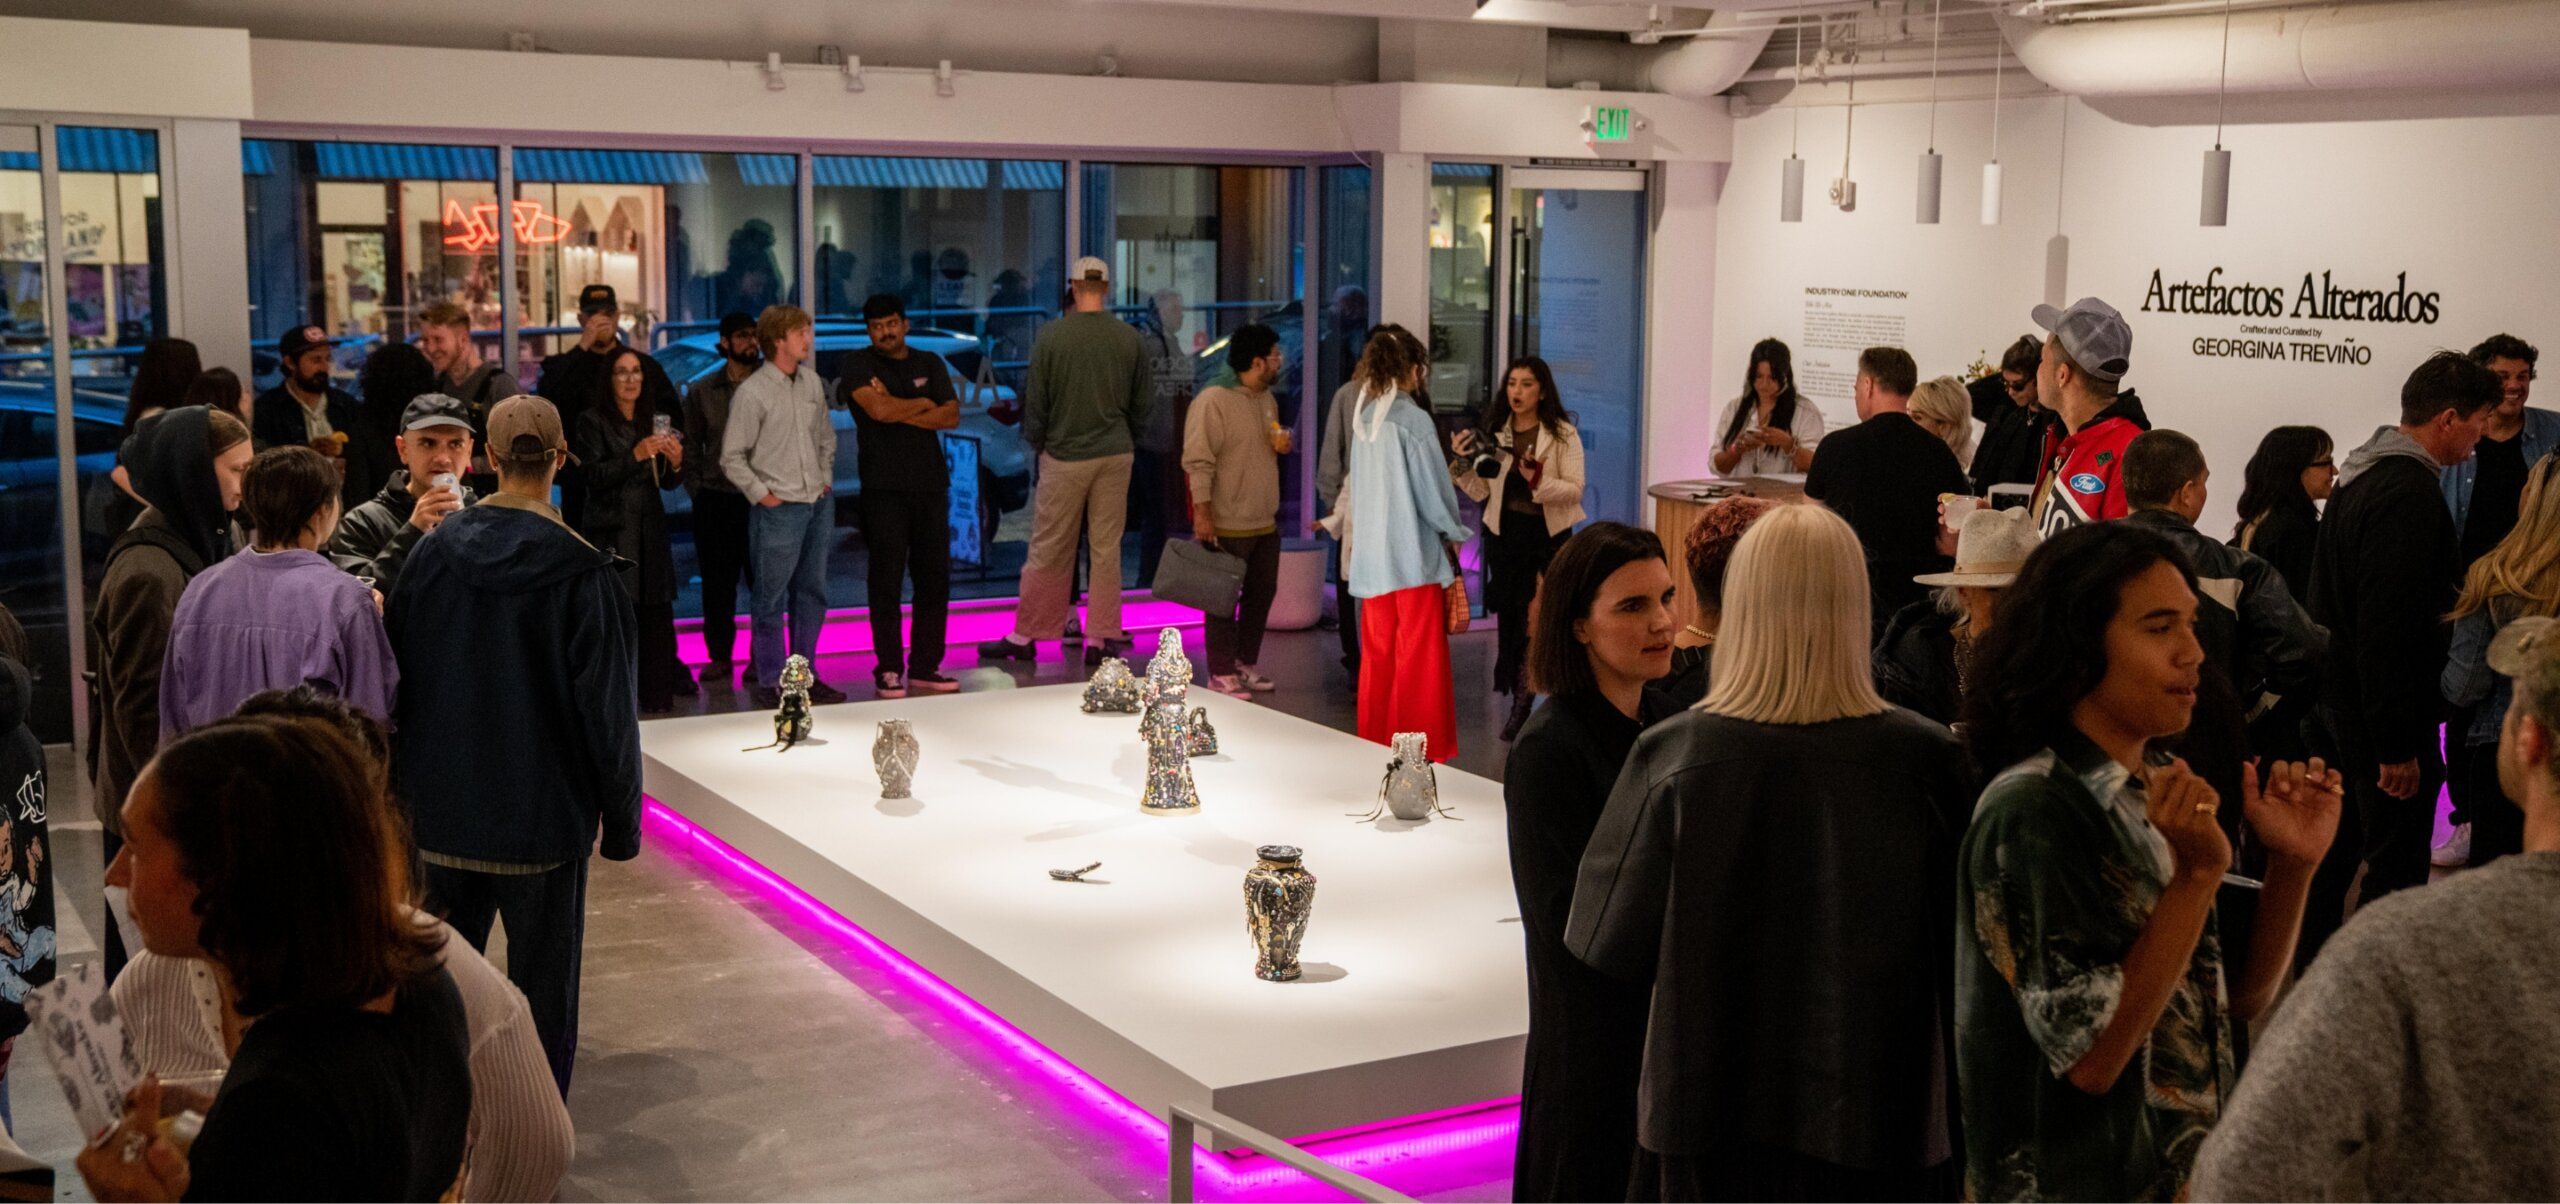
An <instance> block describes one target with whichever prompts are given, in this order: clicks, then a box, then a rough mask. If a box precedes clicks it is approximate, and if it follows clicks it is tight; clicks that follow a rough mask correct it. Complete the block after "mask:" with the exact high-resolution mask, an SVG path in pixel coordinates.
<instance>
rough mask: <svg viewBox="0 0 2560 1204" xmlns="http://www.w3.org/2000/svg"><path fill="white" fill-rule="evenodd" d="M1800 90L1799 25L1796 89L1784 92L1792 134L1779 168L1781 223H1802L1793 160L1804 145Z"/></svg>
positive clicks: (1799, 32)
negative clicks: (1792, 115)
mask: <svg viewBox="0 0 2560 1204" xmlns="http://www.w3.org/2000/svg"><path fill="white" fill-rule="evenodd" d="M1803 88H1804V26H1803V25H1802V24H1798V25H1797V26H1796V86H1795V90H1793V91H1790V92H1788V93H1787V103H1788V107H1789V108H1792V109H1794V110H1795V133H1794V135H1793V136H1792V137H1791V139H1790V140H1789V142H1788V144H1787V161H1786V163H1785V164H1784V165H1783V166H1782V167H1781V169H1780V175H1779V180H1778V220H1779V221H1782V222H1800V221H1803V220H1804V160H1802V159H1799V158H1797V157H1796V152H1797V151H1798V150H1800V149H1802V148H1803V144H1804V97H1803V96H1802V95H1800V94H1799V93H1800V92H1801V91H1802V90H1803Z"/></svg>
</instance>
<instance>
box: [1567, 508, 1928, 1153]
mask: <svg viewBox="0 0 2560 1204" xmlns="http://www.w3.org/2000/svg"><path fill="white" fill-rule="evenodd" d="M1867 615H1868V602H1867V574H1866V560H1865V557H1864V555H1863V554H1862V553H1861V552H1860V550H1859V547H1858V538H1857V536H1856V535H1855V534H1854V533H1853V532H1851V531H1850V529H1849V524H1848V523H1847V522H1845V521H1843V520H1842V519H1841V518H1840V517H1839V516H1838V515H1836V514H1833V513H1832V512H1830V511H1829V510H1826V509H1824V508H1822V507H1820V506H1780V507H1778V508H1777V509H1776V510H1774V511H1772V512H1770V513H1769V514H1768V515H1766V516H1765V517H1762V518H1761V519H1759V520H1758V521H1757V522H1754V523H1753V524H1752V525H1751V529H1750V530H1749V531H1748V532H1746V533H1745V534H1744V535H1743V537H1742V542H1741V544H1740V545H1739V546H1737V547H1736V548H1735V549H1734V555H1733V561H1732V564H1731V565H1730V566H1729V567H1728V568H1727V569H1726V570H1725V578H1724V619H1723V623H1722V625H1721V626H1720V627H1719V628H1718V629H1717V632H1716V655H1715V662H1714V664H1713V666H1712V668H1711V669H1710V674H1711V678H1712V680H1711V684H1710V685H1709V686H1708V689H1707V696H1706V699H1705V701H1703V702H1701V703H1699V704H1698V705H1697V707H1695V708H1694V709H1692V710H1690V711H1687V712H1685V713H1683V714H1680V715H1676V716H1673V717H1672V718H1670V719H1666V720H1664V721H1663V722H1661V723H1660V724H1657V725H1656V726H1655V727H1654V728H1653V730H1651V731H1649V732H1647V733H1646V734H1645V737H1644V739H1643V740H1642V741H1640V742H1639V743H1638V744H1637V746H1636V751H1635V754H1634V756H1633V757H1631V758H1630V759H1629V760H1628V762H1627V767H1626V770H1625V772H1624V773H1623V774H1621V775H1620V777H1619V778H1618V784H1617V787H1616V788H1615V789H1614V790H1613V791H1612V792H1611V793H1610V796H1609V803H1608V806H1607V808H1606V809H1605V810H1604V811H1603V812H1602V814H1601V817H1600V822H1599V826H1598V829H1597V830H1596V831H1595V832H1594V833H1593V834H1592V838H1591V843H1590V845H1589V848H1588V850H1587V851H1586V852H1585V853H1584V855H1583V859H1582V869H1581V874H1580V876H1579V878H1578V880H1577V882H1576V883H1575V889H1574V899H1573V911H1572V917H1571V919H1570V920H1569V921H1568V923H1567V925H1566V932H1565V944H1566V946H1567V947H1568V948H1570V949H1572V950H1573V952H1574V953H1575V954H1576V955H1577V956H1579V957H1581V958H1582V960H1584V961H1586V962H1589V963H1590V964H1591V965H1593V966H1596V967H1598V968H1600V969H1601V970H1604V971H1607V972H1609V973H1611V974H1614V975H1616V976H1618V977H1621V978H1628V979H1635V980H1638V981H1650V982H1651V983H1652V984H1653V995H1652V1004H1651V1014H1650V1017H1649V1021H1648V1024H1647V1026H1646V1030H1645V1057H1644V1065H1645V1069H1646V1074H1645V1077H1644V1084H1645V1085H1644V1091H1645V1098H1644V1100H1643V1104H1642V1113H1641V1119H1640V1121H1639V1126H1638V1132H1637V1141H1638V1144H1639V1145H1640V1146H1641V1150H1640V1151H1639V1155H1638V1179H1637V1182H1636V1183H1635V1185H1634V1186H1633V1187H1632V1188H1631V1189H1630V1194H1629V1196H1628V1198H1629V1199H1664V1200H1676V1199H1705V1198H1709V1197H1710V1196H1712V1197H1713V1198H1764V1199H1806V1198H1830V1197H1856V1198H1871V1199H1945V1198H1951V1197H1952V1195H1953V1192H1954V1190H1955V1168H1956V1162H1955V1160H1954V1157H1953V1155H1954V1149H1953V1146H1952V1145H1951V1144H1950V1138H1949V1134H1948V1131H1947V1129H1948V1126H1947V1119H1946V1115H1945V1111H1946V1109H1945V1096H1944V1092H1945V1089H1946V1083H1947V1082H1948V1081H1949V1076H1951V1075H1952V1074H1953V1073H1954V1068H1953V1066H1952V1065H1951V1064H1950V1061H1949V1058H1948V1051H1947V1048H1946V1045H1945V1043H1944V1041H1943V1033H1944V1031H1945V1025H1946V1023H1947V1018H1948V1016H1949V1015H1950V1014H1951V1009H1952V1007H1953V1001H1952V1000H1951V999H1950V997H1949V994H1948V991H1947V989H1946V985H1945V981H1946V978H1947V974H1946V968H1947V966H1948V965H1949V964H1950V963H1951V961H1952V958H1953V949H1952V946H1951V943H1950V942H1951V940H1952V937H1953V932H1954V923H1955V920H1954V914H1953V911H1952V907H1953V903H1954V892H1953V882H1954V877H1953V873H1954V858H1955V842H1956V839H1957V837H1958V836H1959V835H1960V834H1961V833H1962V832H1963V830H1964V821H1965V816H1966V815H1967V813H1968V812H1969V810H1970V808H1971V805H1972V802H1973V798H1972V790H1971V779H1970V774H1969V772H1968V770H1967V768H1966V763H1965V760H1964V754H1963V752H1962V751H1961V750H1960V749H1959V748H1958V747H1957V745H1956V741H1955V737H1954V736H1953V735H1952V734H1950V733H1949V732H1948V731H1947V729H1945V728H1943V727H1940V726H1938V725H1937V724H1935V723H1931V722H1930V721H1928V720H1926V719H1922V718H1920V717H1919V716H1917V715H1913V714H1912V713H1910V712H1908V711H1905V710H1902V709H1900V708H1898V707H1894V706H1890V705H1888V704H1887V703H1886V702H1885V701H1884V699H1883V698H1882V697H1880V696H1879V695H1878V694H1877V693H1876V687H1875V682H1874V679H1873V676H1872V675H1871V673H1870V672H1869V668H1868V656H1867ZM1675 881H1676V882H1678V883H1679V884H1680V888H1679V890H1678V891H1677V892H1675V891H1673V890H1672V883H1673V882H1675ZM1809 884H1820V886H1819V888H1818V889H1808V885H1809ZM1666 953H1667V954H1668V955H1669V956H1668V957H1667V958H1666V957H1664V956H1663V955H1664V954H1666ZM1736 966H1742V967H1747V968H1748V971H1749V972H1748V973H1735V972H1734V967H1736Z"/></svg>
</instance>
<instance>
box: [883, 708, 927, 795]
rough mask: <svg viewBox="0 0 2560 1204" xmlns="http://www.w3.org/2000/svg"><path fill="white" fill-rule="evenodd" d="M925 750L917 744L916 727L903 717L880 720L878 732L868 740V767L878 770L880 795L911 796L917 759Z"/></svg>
mask: <svg viewBox="0 0 2560 1204" xmlns="http://www.w3.org/2000/svg"><path fill="white" fill-rule="evenodd" d="M923 755H924V750H922V749H920V748H918V747H917V746H916V733H915V729H914V728H911V727H909V726H908V725H907V721H906V720H904V719H883V720H881V721H880V736H879V738H878V739H875V740H873V741H872V742H871V767H872V768H873V769H876V770H878V771H879V772H880V797H882V798H910V797H913V795H914V791H915V784H916V761H917V759H918V758H920V757H922V756H923Z"/></svg>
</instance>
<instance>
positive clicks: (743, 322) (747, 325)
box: [720, 313, 756, 341]
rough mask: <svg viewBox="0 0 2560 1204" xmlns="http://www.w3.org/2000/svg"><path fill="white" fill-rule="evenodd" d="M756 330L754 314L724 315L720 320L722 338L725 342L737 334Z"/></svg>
mask: <svg viewBox="0 0 2560 1204" xmlns="http://www.w3.org/2000/svg"><path fill="white" fill-rule="evenodd" d="M755 328H756V320H755V316H754V315H752V314H742V313H729V314H725V315H723V316H722V317H721V319H720V337H721V339H722V340H723V341H726V340H727V339H728V337H729V336H730V335H733V334H736V333H738V332H739V331H742V330H754V329H755Z"/></svg>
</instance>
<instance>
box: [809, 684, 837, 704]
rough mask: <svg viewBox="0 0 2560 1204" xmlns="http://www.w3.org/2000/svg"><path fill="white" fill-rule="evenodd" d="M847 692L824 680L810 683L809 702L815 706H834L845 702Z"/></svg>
mask: <svg viewBox="0 0 2560 1204" xmlns="http://www.w3.org/2000/svg"><path fill="white" fill-rule="evenodd" d="M844 699H845V693H844V691H842V690H839V689H837V688H835V687H834V686H831V685H828V684H827V683H825V682H823V681H812V682H810V683H809V702H810V704H811V705H814V706H834V705H835V704H837V703H839V702H843V701H844Z"/></svg>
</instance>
